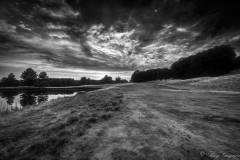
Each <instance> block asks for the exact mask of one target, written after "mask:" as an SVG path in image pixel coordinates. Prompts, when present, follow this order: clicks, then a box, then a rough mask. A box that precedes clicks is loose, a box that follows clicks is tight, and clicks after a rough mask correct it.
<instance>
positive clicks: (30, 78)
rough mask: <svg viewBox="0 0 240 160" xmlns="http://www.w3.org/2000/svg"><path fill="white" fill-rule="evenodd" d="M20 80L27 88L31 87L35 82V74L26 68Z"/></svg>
mask: <svg viewBox="0 0 240 160" xmlns="http://www.w3.org/2000/svg"><path fill="white" fill-rule="evenodd" d="M21 78H22V79H23V83H24V84H25V85H28V86H33V85H34V83H35V82H36V80H37V72H35V71H34V70H33V69H32V68H28V69H27V70H26V71H24V72H22V74H21Z"/></svg>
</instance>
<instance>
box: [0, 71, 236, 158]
mask: <svg viewBox="0 0 240 160" xmlns="http://www.w3.org/2000/svg"><path fill="white" fill-rule="evenodd" d="M239 86H240V75H239V74H232V75H227V76H222V77H217V78H216V77H215V78H211V77H203V78H197V79H191V80H169V81H167V82H160V81H151V82H146V83H138V84H133V83H128V84H122V85H121V84H119V85H115V86H112V87H109V88H106V89H102V90H98V91H93V92H88V93H85V94H83V95H76V96H75V97H70V98H64V99H59V100H57V101H55V102H51V103H47V104H43V105H40V106H39V107H37V108H36V109H29V110H26V111H24V112H16V113H13V114H9V115H3V116H2V117H1V120H0V142H1V143H0V159H44V160H45V159H70V160H73V159H74V160H75V159H76V160H77V159H79V160H84V159H92V160H145V159H146V160H162V159H163V160H164V159H166V160H199V159H200V160H213V159H220V160H221V159H222V160H225V159H226V160H227V159H236V160H237V159H240V150H239V148H240V89H239V88H238V87H239Z"/></svg>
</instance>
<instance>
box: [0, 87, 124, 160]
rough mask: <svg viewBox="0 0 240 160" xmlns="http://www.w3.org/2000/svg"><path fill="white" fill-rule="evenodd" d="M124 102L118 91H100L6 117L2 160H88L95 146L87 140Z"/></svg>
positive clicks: (1, 124)
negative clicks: (68, 159)
mask: <svg viewBox="0 0 240 160" xmlns="http://www.w3.org/2000/svg"><path fill="white" fill-rule="evenodd" d="M122 98H123V95H122V93H121V92H119V91H118V90H117V89H111V90H99V91H93V92H88V93H86V94H78V95H76V96H74V97H68V98H62V99H58V100H55V101H52V102H49V103H46V104H41V105H39V106H38V107H36V108H31V109H28V110H24V111H21V112H18V113H12V114H8V115H3V116H2V117H1V119H0V159H5V160H7V159H64V157H69V158H70V159H75V158H76V157H75V158H74V156H77V157H85V158H86V159H87V158H88V156H89V151H90V148H89V147H90V146H92V145H91V143H89V142H85V141H84V136H86V133H87V132H88V130H89V129H90V128H91V127H93V126H94V125H95V124H97V123H101V122H102V121H105V120H108V119H109V118H110V117H111V116H112V115H113V112H114V111H118V110H119V109H120V108H119V107H120V104H121V102H122ZM77 141H79V142H77ZM79 147H80V148H79ZM77 148H78V149H77ZM87 148H88V149H87ZM69 151H70V152H71V153H72V154H71V155H69V154H70V152H69ZM71 157H72V158H71ZM80 159H81V158H80Z"/></svg>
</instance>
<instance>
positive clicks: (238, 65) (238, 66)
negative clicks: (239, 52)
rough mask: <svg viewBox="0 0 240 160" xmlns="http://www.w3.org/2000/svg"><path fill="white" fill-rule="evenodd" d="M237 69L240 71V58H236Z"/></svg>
mask: <svg viewBox="0 0 240 160" xmlns="http://www.w3.org/2000/svg"><path fill="white" fill-rule="evenodd" d="M236 64H237V65H236V69H240V56H238V57H236Z"/></svg>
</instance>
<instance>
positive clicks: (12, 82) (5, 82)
mask: <svg viewBox="0 0 240 160" xmlns="http://www.w3.org/2000/svg"><path fill="white" fill-rule="evenodd" d="M0 83H1V86H3V87H11V86H17V85H18V81H17V80H16V78H15V75H14V74H13V73H10V74H9V75H8V77H7V78H6V77H4V78H2V80H1V82H0Z"/></svg>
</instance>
